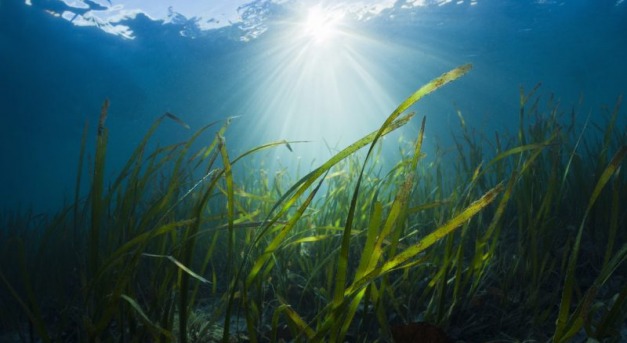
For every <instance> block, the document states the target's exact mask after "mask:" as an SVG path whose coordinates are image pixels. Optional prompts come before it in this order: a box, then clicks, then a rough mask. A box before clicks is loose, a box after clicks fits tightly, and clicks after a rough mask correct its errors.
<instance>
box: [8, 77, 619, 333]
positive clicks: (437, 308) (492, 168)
mask: <svg viewBox="0 0 627 343" xmlns="http://www.w3.org/2000/svg"><path fill="white" fill-rule="evenodd" d="M470 69H471V66H470V65H464V66H461V67H458V68H456V69H453V70H451V71H449V72H447V73H445V74H443V75H441V76H440V77H438V78H436V79H434V80H433V81H431V82H429V83H428V84H426V85H424V86H423V87H421V88H419V89H418V90H417V91H416V92H415V93H414V94H412V95H411V96H410V97H409V98H407V100H405V101H404V102H403V103H401V104H400V105H399V106H398V108H397V109H396V110H395V111H394V112H393V113H391V114H390V115H389V116H388V117H387V119H386V120H385V121H383V122H382V123H381V126H380V128H379V129H378V130H376V131H374V132H372V133H370V134H368V135H366V136H364V137H363V138H361V139H359V140H357V141H355V142H354V143H353V144H351V145H349V146H348V147H346V148H344V149H343V150H340V151H338V152H337V153H336V154H335V155H334V156H333V157H331V158H330V159H329V160H327V161H325V162H323V163H320V164H319V165H318V166H316V167H315V168H312V169H311V170H308V171H306V172H305V175H304V176H294V175H292V174H291V173H289V172H287V171H285V170H281V169H279V170H278V171H276V172H273V173H272V174H271V173H269V172H268V171H267V170H265V169H264V167H260V166H259V165H258V163H257V162H255V161H256V160H255V159H254V157H255V156H259V155H260V154H261V153H262V152H263V151H265V150H268V149H285V148H286V147H287V148H290V149H291V145H290V144H292V145H294V144H297V143H298V142H289V141H285V140H278V141H274V142H270V143H267V144H263V145H259V146H256V147H253V148H251V149H250V150H248V151H246V152H244V153H243V154H241V155H239V156H232V155H231V154H230V152H231V150H230V149H229V145H228V143H227V142H226V140H225V139H224V138H223V137H224V133H225V132H226V130H228V127H229V124H230V123H231V120H232V119H230V118H225V119H224V120H222V121H217V122H213V123H210V124H208V125H206V126H205V127H203V128H201V129H200V130H198V131H196V132H195V133H193V134H192V135H190V136H189V138H188V139H187V140H186V141H184V142H181V143H178V144H174V145H168V146H157V147H155V148H149V147H152V146H154V144H151V138H152V136H153V134H154V133H155V131H156V130H157V129H158V128H159V126H161V125H177V124H180V125H183V126H186V124H185V122H184V121H183V120H182V119H179V118H178V117H176V116H175V115H173V114H171V113H169V112H168V113H166V114H165V115H163V116H162V117H159V118H158V119H157V120H156V121H155V122H154V124H153V126H152V127H151V128H150V129H149V131H148V132H147V133H146V134H145V136H144V138H143V140H141V142H140V144H139V145H138V146H137V147H136V149H135V151H134V152H133V154H132V155H131V156H130V157H129V159H128V162H127V163H126V165H125V166H124V167H123V168H122V169H121V170H120V171H119V173H118V174H117V176H116V177H115V178H112V179H108V178H105V172H104V170H105V159H106V155H107V154H108V153H111V152H110V151H107V147H108V144H107V143H108V129H107V127H106V117H107V114H108V107H109V103H108V101H105V102H104V104H103V106H102V112H101V113H100V117H99V125H98V131H97V132H96V133H94V134H90V133H88V132H87V130H85V131H84V134H83V138H82V148H81V154H80V159H79V160H78V161H77V165H76V166H73V167H72V168H75V170H77V174H76V175H77V180H76V190H75V193H74V196H73V199H72V201H71V203H70V204H68V205H67V206H65V207H64V208H63V209H62V210H60V211H59V212H58V213H57V214H55V215H53V216H39V215H34V214H33V213H32V212H30V211H28V210H23V211H14V212H8V211H5V212H3V213H2V214H1V217H0V225H1V227H0V244H1V247H0V308H2V311H1V312H0V332H1V333H2V334H1V336H0V339H1V340H6V341H9V342H14V341H15V342H181V343H187V342H523V341H524V342H547V341H550V342H571V341H581V342H583V341H586V340H589V341H590V342H619V341H621V339H623V340H624V339H625V337H626V336H625V332H624V330H625V327H624V323H625V320H626V317H627V266H626V265H625V259H626V258H627V230H626V228H627V179H626V177H625V172H624V171H623V172H621V169H622V168H623V167H626V166H625V164H626V162H625V161H626V156H627V128H626V127H625V126H624V122H625V121H624V118H621V109H620V99H618V101H617V103H616V105H615V106H614V107H612V108H609V109H607V110H599V113H595V120H592V119H590V118H589V119H588V120H585V121H583V122H579V120H577V119H576V118H580V116H577V115H576V113H575V110H571V109H566V108H563V107H560V106H559V103H558V101H557V100H556V99H555V98H554V97H552V96H550V95H544V94H541V92H540V90H539V89H538V88H537V87H536V88H535V89H532V90H529V91H525V90H522V89H521V91H520V113H519V121H520V125H519V128H518V130H516V131H515V132H499V133H496V134H492V133H484V132H481V131H480V130H477V129H476V128H473V127H471V126H470V125H467V124H466V123H465V121H464V118H463V117H462V115H461V114H460V115H459V125H460V130H459V132H460V133H459V134H456V135H455V136H454V141H455V146H456V149H455V151H444V150H443V149H436V153H435V156H427V155H426V154H425V153H424V152H423V149H422V143H423V138H424V136H425V134H426V133H428V132H429V118H428V117H418V116H415V115H414V114H413V113H411V112H407V110H408V109H409V107H410V106H412V105H413V104H414V103H415V102H417V101H419V100H420V99H421V98H422V97H424V96H427V95H428V94H429V93H431V92H433V91H436V90H437V89H438V88H440V87H446V84H447V83H449V82H452V81H455V80H456V79H458V78H460V77H462V76H463V75H464V74H466V73H467V72H469V71H470ZM623 115H624V114H623ZM410 121H416V122H418V126H419V127H420V130H419V132H418V133H417V135H416V137H413V138H412V139H413V141H399V142H396V143H394V142H390V141H386V142H383V141H382V138H383V137H384V136H386V135H387V134H389V133H391V132H393V131H394V130H396V129H398V128H400V127H402V126H404V125H406V124H407V123H409V122H410ZM621 123H622V124H621ZM94 136H95V139H96V145H95V151H93V152H89V151H86V150H87V149H86V146H87V141H88V140H89V139H92V138H94ZM278 139H280V138H278ZM201 142H208V144H204V143H202V144H201ZM384 143H385V144H397V145H398V149H399V150H400V151H401V152H402V158H400V160H399V161H397V163H396V164H395V165H393V166H392V167H388V168H383V167H382V166H381V163H380V156H381V154H382V151H383V150H382V149H381V146H382V144H384ZM72 170H74V169H72ZM85 180H88V182H85ZM85 184H89V187H84V186H83V185H85ZM621 330H622V332H621Z"/></svg>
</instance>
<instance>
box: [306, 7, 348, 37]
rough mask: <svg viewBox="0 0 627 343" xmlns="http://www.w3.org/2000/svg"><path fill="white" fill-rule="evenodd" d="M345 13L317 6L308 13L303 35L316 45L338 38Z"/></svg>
mask: <svg viewBox="0 0 627 343" xmlns="http://www.w3.org/2000/svg"><path fill="white" fill-rule="evenodd" d="M342 17H343V13H342V12H340V11H333V10H327V9H323V8H322V7H320V6H315V7H312V8H310V9H309V11H308V12H307V18H306V20H305V22H304V23H303V34H304V36H305V37H307V38H309V39H310V40H312V41H313V42H315V43H324V42H327V41H329V40H331V39H332V38H333V37H335V36H337V34H338V32H339V29H338V24H339V23H340V21H341V20H342Z"/></svg>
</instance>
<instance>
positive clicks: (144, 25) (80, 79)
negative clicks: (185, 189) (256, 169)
mask: <svg viewBox="0 0 627 343" xmlns="http://www.w3.org/2000/svg"><path fill="white" fill-rule="evenodd" d="M144 6H146V8H143V7H144ZM318 12H320V13H318ZM625 32H627V3H624V2H623V1H616V0H594V1H593V0H568V1H557V0H555V1H550V0H545V1H539V0H538V1H533V0H525V1H518V0H516V1H514V0H512V1H503V0H475V1H467V0H466V1H434V0H431V1H390V0H387V1H385V0H382V1H374V0H371V1H345V2H340V1H327V2H324V1H270V0H266V1H261V0H259V1H252V2H245V1H241V2H240V3H238V2H236V1H234V2H231V1H223V3H218V2H215V1H212V2H206V3H204V2H199V1H179V2H171V3H168V2H167V1H147V2H140V1H36V0H35V1H25V2H20V1H16V0H9V1H7V0H3V1H1V2H0V51H2V53H1V54H0V80H1V82H2V92H1V93H0V108H2V116H1V119H0V149H1V150H0V154H1V156H2V160H3V164H2V169H1V170H0V194H2V197H1V200H0V201H1V203H0V206H1V207H2V208H16V207H18V206H21V207H22V208H24V207H32V208H34V209H35V210H36V211H45V210H52V209H57V208H58V207H59V206H61V204H62V203H63V201H64V200H68V197H69V196H70V195H71V194H72V192H73V189H74V185H75V178H76V164H77V160H78V156H79V147H80V140H81V135H82V130H83V127H84V124H85V123H86V122H88V123H89V130H90V131H89V132H91V133H94V132H95V128H96V125H97V121H98V114H99V112H100V106H101V104H102V102H103V101H104V99H109V100H110V102H111V107H110V113H109V117H108V119H107V125H108V126H109V127H110V135H111V137H110V147H109V154H108V157H107V159H108V161H109V162H108V169H107V173H108V174H107V175H112V173H115V172H116V170H119V169H120V168H121V165H122V164H123V162H124V161H126V159H127V158H128V156H129V155H130V152H131V151H132V147H134V146H135V145H136V144H137V143H138V142H139V139H140V137H141V134H143V133H144V132H145V131H146V130H147V129H148V127H149V125H150V124H151V123H152V121H153V120H154V119H155V118H157V117H158V116H160V115H162V114H163V113H164V112H166V111H168V112H171V113H173V114H175V115H176V116H178V117H180V118H181V119H182V120H184V121H185V122H187V123H188V124H189V125H190V126H191V128H192V129H198V128H199V127H200V126H202V125H204V124H207V123H209V122H211V121H214V120H217V119H223V118H227V117H231V116H237V118H236V119H234V123H233V127H232V128H231V129H230V130H229V133H228V136H227V139H228V140H229V143H230V145H231V147H233V148H237V149H247V148H250V147H252V146H255V145H259V144H262V143H265V142H269V141H273V140H280V139H287V140H299V141H301V140H302V141H309V142H308V143H301V144H297V145H294V146H293V150H294V152H293V153H291V154H290V153H289V151H288V150H285V151H281V149H278V150H277V151H276V152H274V154H276V155H277V156H272V158H277V159H278V160H277V163H282V165H285V166H289V165H290V164H291V163H293V160H295V159H299V160H300V161H302V162H301V164H302V165H303V166H305V167H310V166H312V165H315V164H316V162H315V161H318V162H321V161H322V160H324V159H325V158H327V157H329V156H330V150H329V148H331V149H339V148H343V147H345V146H346V145H348V144H350V143H351V142H352V141H353V140H354V139H355V138H357V137H360V136H362V135H363V134H365V133H367V132H370V131H372V130H374V129H375V128H377V127H378V125H380V124H381V123H382V121H383V120H384V118H385V117H386V116H387V114H389V112H391V111H392V110H393V109H394V107H395V105H396V104H398V103H399V102H400V101H401V100H402V99H404V98H405V97H406V96H408V95H409V94H410V93H411V92H413V91H414V90H415V89H416V88H417V87H418V86H419V85H421V84H424V83H425V82H426V81H428V80H430V79H432V78H434V77H435V76H437V75H440V74H441V73H442V72H444V71H446V70H449V69H451V68H452V67H454V66H457V65H461V64H464V63H472V64H473V66H474V69H473V72H472V73H471V74H470V75H469V76H468V77H466V78H465V79H464V80H463V81H461V82H459V83H457V84H455V85H453V86H451V87H450V88H447V89H445V90H443V91H442V92H440V93H438V94H436V95H434V96H433V97H431V98H428V99H426V100H425V101H424V102H422V103H421V104H419V105H418V106H416V108H415V110H416V111H418V113H419V115H425V116H427V118H428V119H427V120H428V130H427V135H426V136H427V144H429V145H433V144H435V143H434V142H435V141H436V139H437V137H442V138H440V139H441V140H442V142H441V144H443V145H444V146H447V144H449V143H448V142H447V141H446V138H445V136H447V135H448V132H449V131H451V127H456V126H457V125H458V119H457V114H456V112H457V110H460V111H462V113H463V115H464V117H465V120H466V121H467V122H468V123H469V124H471V125H473V126H477V127H481V128H483V129H484V130H485V132H486V133H487V134H490V135H491V134H492V132H494V131H503V130H505V129H506V128H511V127H515V125H517V124H516V123H517V122H518V115H517V106H518V96H519V87H523V88H524V89H527V90H530V89H532V88H533V87H534V86H535V85H536V84H537V83H542V87H541V91H542V92H544V93H554V94H556V97H557V98H558V99H559V100H560V104H561V106H562V109H564V110H565V111H568V109H569V108H571V107H572V106H581V109H582V110H581V111H580V113H584V114H586V113H588V112H589V111H596V110H598V109H599V108H601V107H602V106H610V107H611V106H613V105H614V103H615V101H616V99H617V97H618V96H619V95H621V94H624V93H625V89H626V87H627V82H626V80H627V63H625V61H627V38H626V37H627V36H626V35H625ZM581 99H582V100H583V102H582V103H581V104H580V100H581ZM414 126H417V125H416V124H414ZM414 129H415V128H414ZM414 131H415V130H414ZM188 134H189V132H186V131H185V129H184V128H181V127H180V126H177V125H168V126H167V127H165V128H163V130H162V131H161V132H159V137H160V138H159V141H160V142H161V143H162V144H170V143H174V142H176V141H179V140H181V139H183V138H185V137H186V135H188ZM90 137H93V135H92V136H90ZM92 141H93V140H92V139H90V140H88V143H89V144H92ZM88 151H90V150H89V149H88ZM312 161H313V162H312Z"/></svg>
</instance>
